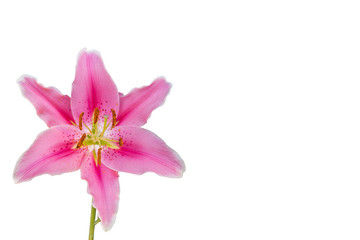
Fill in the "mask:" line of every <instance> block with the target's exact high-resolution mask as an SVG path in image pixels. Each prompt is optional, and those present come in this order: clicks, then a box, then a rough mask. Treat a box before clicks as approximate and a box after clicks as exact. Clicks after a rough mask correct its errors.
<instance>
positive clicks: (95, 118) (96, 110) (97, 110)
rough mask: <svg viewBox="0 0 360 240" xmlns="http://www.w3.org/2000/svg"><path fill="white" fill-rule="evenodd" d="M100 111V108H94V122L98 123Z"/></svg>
mask: <svg viewBox="0 0 360 240" xmlns="http://www.w3.org/2000/svg"><path fill="white" fill-rule="evenodd" d="M99 113H100V111H99V109H98V108H95V110H94V121H93V122H94V124H96V123H97V121H98V119H99Z"/></svg>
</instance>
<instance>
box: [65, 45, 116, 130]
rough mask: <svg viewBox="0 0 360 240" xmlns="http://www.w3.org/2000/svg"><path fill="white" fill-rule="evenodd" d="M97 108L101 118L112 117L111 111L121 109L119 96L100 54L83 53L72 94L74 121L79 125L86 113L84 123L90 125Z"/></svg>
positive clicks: (93, 52) (77, 68) (80, 55)
mask: <svg viewBox="0 0 360 240" xmlns="http://www.w3.org/2000/svg"><path fill="white" fill-rule="evenodd" d="M95 108H99V109H100V113H101V114H100V118H103V116H104V115H108V116H110V117H111V116H112V113H111V109H114V110H115V111H117V110H118V109H119V95H118V91H117V88H116V85H115V83H114V82H113V80H112V79H111V77H110V75H109V74H108V72H107V71H106V69H105V66H104V63H103V61H102V59H101V56H100V53H98V52H95V51H91V52H88V51H81V52H80V54H79V57H78V63H77V67H76V74H75V80H74V82H73V86H72V92H71V109H72V113H73V116H74V119H75V120H76V122H77V123H78V121H79V116H80V114H81V113H82V112H84V113H85V114H84V117H83V121H84V122H85V123H87V124H89V123H90V122H91V118H92V114H93V111H94V109H95Z"/></svg>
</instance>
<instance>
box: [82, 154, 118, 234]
mask: <svg viewBox="0 0 360 240" xmlns="http://www.w3.org/2000/svg"><path fill="white" fill-rule="evenodd" d="M81 178H82V179H85V180H86V181H87V182H88V190H87V191H88V193H89V194H91V195H92V197H93V206H94V207H95V208H96V209H97V210H98V214H99V216H100V219H101V223H102V225H103V228H104V230H105V231H108V230H110V228H111V227H112V225H113V224H114V222H115V218H116V213H117V210H118V204H119V193H120V186H119V180H118V178H119V175H118V173H117V172H115V171H113V170H111V169H109V168H107V167H106V166H105V165H104V164H101V165H99V166H96V165H95V162H94V157H93V155H92V154H88V157H87V158H86V160H85V161H84V162H83V164H82V165H81Z"/></svg>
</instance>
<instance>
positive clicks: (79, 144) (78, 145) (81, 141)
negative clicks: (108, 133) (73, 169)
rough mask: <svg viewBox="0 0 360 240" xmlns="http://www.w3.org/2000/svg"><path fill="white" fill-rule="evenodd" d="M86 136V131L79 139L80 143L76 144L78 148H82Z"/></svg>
mask: <svg viewBox="0 0 360 240" xmlns="http://www.w3.org/2000/svg"><path fill="white" fill-rule="evenodd" d="M85 137H86V134H85V133H84V134H83V135H82V136H81V138H80V140H79V142H78V144H77V145H76V149H78V148H80V147H81V145H82V144H83V142H84V139H85Z"/></svg>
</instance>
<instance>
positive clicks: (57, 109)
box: [18, 76, 74, 127]
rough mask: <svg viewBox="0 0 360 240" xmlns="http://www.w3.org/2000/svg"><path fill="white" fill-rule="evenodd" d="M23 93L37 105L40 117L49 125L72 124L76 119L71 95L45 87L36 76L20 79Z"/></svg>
mask: <svg viewBox="0 0 360 240" xmlns="http://www.w3.org/2000/svg"><path fill="white" fill-rule="evenodd" d="M18 83H19V86H20V89H21V91H22V93H23V95H24V96H25V97H26V98H27V99H29V101H30V102H31V103H32V104H33V105H34V106H35V109H36V112H37V114H38V115H39V117H40V118H41V119H42V120H44V122H45V123H46V124H47V125H48V127H52V126H56V125H62V124H71V122H70V121H74V119H73V116H72V113H71V107H70V97H69V96H67V95H62V94H61V93H60V91H59V90H57V89H56V88H54V87H48V88H46V87H44V86H42V85H41V84H39V83H38V82H37V81H36V79H35V78H34V77H31V76H22V77H20V79H19V80H18Z"/></svg>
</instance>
